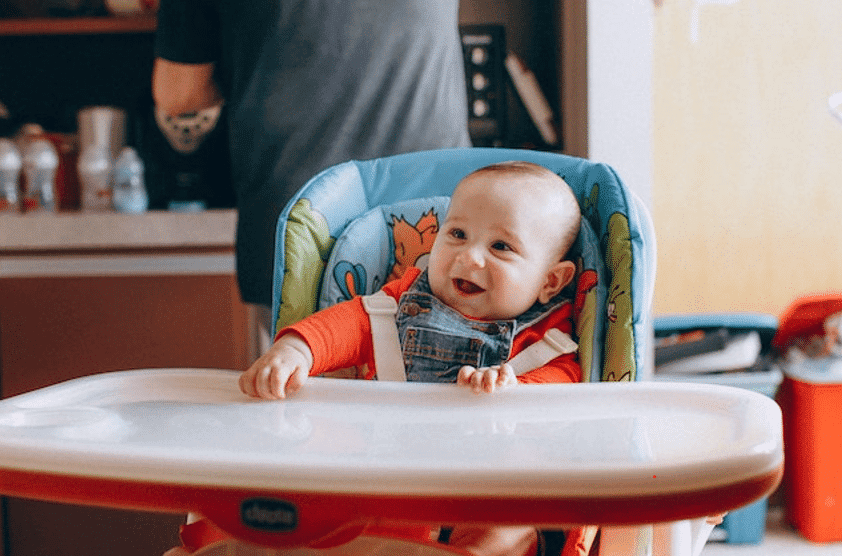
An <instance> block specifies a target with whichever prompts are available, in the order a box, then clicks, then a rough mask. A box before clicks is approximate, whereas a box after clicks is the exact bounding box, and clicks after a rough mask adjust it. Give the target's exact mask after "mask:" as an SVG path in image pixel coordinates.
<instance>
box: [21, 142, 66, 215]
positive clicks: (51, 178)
mask: <svg viewBox="0 0 842 556" xmlns="http://www.w3.org/2000/svg"><path fill="white" fill-rule="evenodd" d="M56 169H58V152H56V148H55V147H54V146H53V144H52V143H51V142H50V141H49V140H47V139H36V140H35V141H33V142H31V143H29V144H28V145H27V146H26V150H25V151H24V153H23V172H24V175H25V176H26V192H25V193H24V196H23V209H24V211H27V212H28V211H32V210H45V211H51V212H55V210H56V195H55V186H56V184H55V179H56Z"/></svg>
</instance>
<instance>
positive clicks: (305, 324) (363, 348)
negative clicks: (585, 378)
mask: <svg viewBox="0 0 842 556" xmlns="http://www.w3.org/2000/svg"><path fill="white" fill-rule="evenodd" d="M420 272H421V271H420V270H418V269H417V268H411V269H409V270H408V271H407V272H406V273H405V274H404V276H403V277H402V278H399V279H398V280H394V281H392V282H389V283H387V284H386V285H384V286H383V291H384V292H385V293H386V294H388V295H390V296H392V297H393V298H395V300H399V299H400V296H401V294H402V293H403V292H405V291H406V290H407V289H409V287H410V286H411V285H412V283H413V282H414V281H415V278H417V277H418V275H419V274H420ZM572 313H573V305H572V303H568V304H565V305H562V306H561V307H559V308H558V310H556V311H554V312H553V313H551V314H550V315H548V316H547V317H546V318H544V319H543V320H541V321H539V322H538V323H536V324H534V325H533V326H531V327H529V328H527V329H525V330H523V331H521V332H520V333H519V334H518V335H517V336H515V338H514V340H513V344H512V353H511V356H512V357H514V356H515V355H517V354H518V353H520V352H521V351H523V349H524V348H526V347H527V346H530V345H532V344H534V343H535V342H537V341H539V340H540V339H541V338H543V337H544V333H545V332H546V331H547V330H549V329H550V328H558V329H559V330H561V331H562V332H566V333H568V334H570V333H571V332H572V330H573V322H572V320H573V319H572ZM292 331H294V332H297V333H298V334H300V335H301V336H302V337H303V338H304V340H305V341H306V342H307V344H308V345H309V346H310V351H312V353H313V368H312V369H311V370H310V374H311V375H318V374H322V373H325V372H328V371H333V370H336V369H342V368H347V367H354V366H362V365H364V364H367V365H368V369H369V370H368V374H367V375H366V376H365V378H368V379H371V378H373V377H374V376H375V374H376V369H375V363H374V348H373V343H372V339H371V323H370V322H369V319H368V314H367V313H366V312H365V309H364V308H363V305H362V300H361V298H360V297H355V298H354V299H351V300H350V301H345V302H342V303H338V304H336V305H333V306H331V307H328V308H326V309H323V310H321V311H319V312H317V313H314V314H313V315H310V316H309V317H307V318H306V319H304V320H301V321H299V322H297V323H295V324H293V325H291V326H289V327H287V328H284V329H283V330H281V331H280V332H279V333H278V337H280V336H282V335H284V334H286V333H288V332H292ZM517 378H518V382H522V383H549V382H579V381H581V379H582V370H581V368H580V367H579V364H578V362H577V361H576V354H575V353H571V354H566V355H561V356H559V357H557V358H555V359H553V360H552V361H550V362H549V363H547V364H546V365H544V366H542V367H539V368H537V369H533V370H531V371H529V372H527V373H524V374H522V375H520V376H518V377H517Z"/></svg>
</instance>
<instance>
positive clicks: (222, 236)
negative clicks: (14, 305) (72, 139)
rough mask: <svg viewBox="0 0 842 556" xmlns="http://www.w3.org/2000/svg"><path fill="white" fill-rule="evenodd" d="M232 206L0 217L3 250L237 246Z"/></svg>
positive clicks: (234, 213)
mask: <svg viewBox="0 0 842 556" xmlns="http://www.w3.org/2000/svg"><path fill="white" fill-rule="evenodd" d="M236 220H237V215H236V211H234V210H209V211H204V212H195V213H179V212H167V211H150V212H147V213H144V214H121V213H116V212H101V213H94V212H91V213H83V212H67V213H55V214H21V215H16V214H13V215H8V214H7V215H2V216H0V253H2V254H14V253H20V252H32V251H66V250H103V249H105V250H113V249H119V250H126V249H130V250H132V249H163V250H168V249H184V248H188V249H189V248H217V249H231V250H233V247H234V230H235V227H236Z"/></svg>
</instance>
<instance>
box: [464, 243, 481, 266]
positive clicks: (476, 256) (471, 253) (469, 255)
mask: <svg viewBox="0 0 842 556" xmlns="http://www.w3.org/2000/svg"><path fill="white" fill-rule="evenodd" d="M459 260H460V262H461V263H462V264H463V265H465V266H472V267H483V266H485V256H484V254H483V250H482V249H480V248H479V247H477V246H466V247H465V248H464V249H462V251H461V252H460V253H459Z"/></svg>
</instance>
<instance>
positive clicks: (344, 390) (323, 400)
mask: <svg viewBox="0 0 842 556" xmlns="http://www.w3.org/2000/svg"><path fill="white" fill-rule="evenodd" d="M237 378H238V373H235V372H231V371H218V370H200V369H172V370H170V369H157V370H142V371H125V372H117V373H107V374H101V375H94V376H90V377H86V378H82V379H76V380H73V381H69V382H66V383H62V384H58V385H55V386H51V387H48V388H44V389H41V390H38V391H35V392H31V393H28V394H23V395H20V396H17V397H14V398H9V399H6V400H3V401H0V470H2V469H7V470H18V471H26V472H35V473H45V474H54V475H55V474H57V475H71V476H79V477H91V478H105V479H120V480H127V481H150V482H155V483H158V484H161V483H163V484H177V485H197V486H199V485H201V486H214V487H222V488H256V489H266V488H270V489H283V490H293V491H301V492H336V493H348V494H366V495H377V494H389V495H394V494H403V495H425V496H428V495H435V494H446V495H448V496H455V497H459V496H502V497H505V496H512V495H515V496H521V497H522V496H533V497H539V498H540V497H560V496H566V497H576V496H606V497H611V496H616V497H624V496H634V495H638V494H647V495H652V494H659V493H680V492H683V491H692V490H701V489H706V488H707V489H709V488H717V487H722V486H727V485H728V484H731V483H734V482H738V481H741V480H747V479H751V478H752V477H758V476H762V475H764V474H769V473H772V472H774V471H775V470H776V469H778V468H779V467H780V466H781V463H782V460H783V459H782V458H783V451H782V445H781V432H780V412H779V410H778V409H777V406H776V405H775V404H774V402H772V401H771V400H769V399H767V398H766V397H764V396H762V395H760V394H756V393H754V392H749V391H747V390H743V389H737V388H730V387H723V386H711V385H700V384H692V385H691V384H671V383H651V382H650V383H632V384H621V383H616V384H607V383H606V384H574V385H540V386H529V385H520V386H518V387H516V388H511V389H508V390H505V391H502V392H499V393H496V394H494V395H492V396H478V395H475V394H472V393H471V392H469V391H467V390H466V389H463V388H459V387H455V386H453V385H436V384H413V383H403V384H396V383H377V382H370V381H353V380H339V379H313V380H309V381H308V382H307V384H306V386H305V388H304V389H303V390H302V391H301V392H299V393H298V394H297V395H296V396H294V397H292V398H290V399H287V400H285V401H261V400H255V399H251V398H248V397H246V396H245V395H243V394H241V393H240V391H239V389H238V387H237ZM607 478H610V480H606V479H607Z"/></svg>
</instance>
